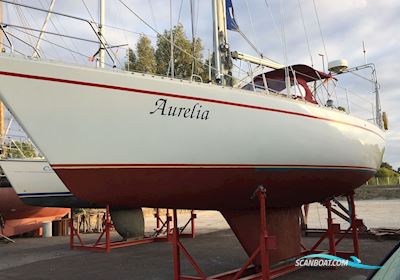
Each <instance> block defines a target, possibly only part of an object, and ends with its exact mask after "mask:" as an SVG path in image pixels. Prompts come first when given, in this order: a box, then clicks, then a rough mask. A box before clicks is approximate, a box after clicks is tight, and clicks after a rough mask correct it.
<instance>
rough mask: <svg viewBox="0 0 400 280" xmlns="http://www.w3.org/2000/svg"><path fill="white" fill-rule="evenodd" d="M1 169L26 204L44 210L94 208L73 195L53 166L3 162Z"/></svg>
mask: <svg viewBox="0 0 400 280" xmlns="http://www.w3.org/2000/svg"><path fill="white" fill-rule="evenodd" d="M0 166H1V169H2V170H3V172H4V174H5V175H6V177H7V179H8V180H9V181H10V183H11V185H12V187H13V188H14V190H15V192H16V193H17V195H18V197H19V198H20V199H21V200H22V201H23V202H24V203H26V204H28V205H32V206H42V207H66V208H90V207H95V206H96V205H95V204H94V203H89V202H85V201H82V200H80V199H78V198H77V197H76V196H74V194H73V193H71V192H70V191H69V190H68V189H67V187H65V185H64V183H63V182H62V181H61V180H60V178H59V177H58V176H57V174H55V172H54V171H53V169H52V168H51V167H50V165H49V164H48V163H47V162H46V161H44V160H40V159H31V160H29V159H7V160H0Z"/></svg>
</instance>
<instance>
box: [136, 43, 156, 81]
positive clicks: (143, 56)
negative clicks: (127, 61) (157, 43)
mask: <svg viewBox="0 0 400 280" xmlns="http://www.w3.org/2000/svg"><path fill="white" fill-rule="evenodd" d="M136 53H137V61H136V64H135V70H136V71H139V72H145V73H152V74H155V73H156V69H157V64H156V58H155V56H154V48H153V46H152V45H151V41H150V39H149V38H147V37H146V36H142V37H140V39H139V41H138V42H137V44H136Z"/></svg>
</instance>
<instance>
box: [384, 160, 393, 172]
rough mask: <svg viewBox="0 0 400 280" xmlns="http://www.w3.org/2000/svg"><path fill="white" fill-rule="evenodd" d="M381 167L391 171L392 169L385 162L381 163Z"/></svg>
mask: <svg viewBox="0 0 400 280" xmlns="http://www.w3.org/2000/svg"><path fill="white" fill-rule="evenodd" d="M381 167H384V168H387V169H391V170H392V169H393V167H392V166H391V165H390V164H389V163H387V162H382V164H381Z"/></svg>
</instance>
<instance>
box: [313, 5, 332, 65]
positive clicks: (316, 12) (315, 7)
mask: <svg viewBox="0 0 400 280" xmlns="http://www.w3.org/2000/svg"><path fill="white" fill-rule="evenodd" d="M312 1H313V6H314V12H315V16H316V18H317V23H318V28H319V33H320V35H321V40H322V45H323V47H324V53H325V57H326V61H329V59H328V52H327V51H326V45H325V39H324V35H323V33H322V28H321V23H320V21H319V16H318V10H317V5H316V4H315V0H312Z"/></svg>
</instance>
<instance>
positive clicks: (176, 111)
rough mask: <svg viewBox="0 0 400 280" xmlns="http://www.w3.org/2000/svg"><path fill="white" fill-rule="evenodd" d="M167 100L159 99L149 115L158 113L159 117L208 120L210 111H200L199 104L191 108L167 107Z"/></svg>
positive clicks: (200, 106)
mask: <svg viewBox="0 0 400 280" xmlns="http://www.w3.org/2000/svg"><path fill="white" fill-rule="evenodd" d="M167 102H168V101H167V99H163V98H160V99H158V100H157V101H156V104H155V107H156V108H155V109H154V111H152V112H150V114H151V115H152V114H155V113H160V114H161V116H171V117H183V118H185V119H187V118H190V119H200V120H208V119H209V118H210V117H209V114H210V111H208V110H204V109H202V107H203V106H202V105H200V103H196V104H194V105H193V106H192V107H177V106H169V104H167Z"/></svg>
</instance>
